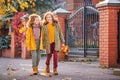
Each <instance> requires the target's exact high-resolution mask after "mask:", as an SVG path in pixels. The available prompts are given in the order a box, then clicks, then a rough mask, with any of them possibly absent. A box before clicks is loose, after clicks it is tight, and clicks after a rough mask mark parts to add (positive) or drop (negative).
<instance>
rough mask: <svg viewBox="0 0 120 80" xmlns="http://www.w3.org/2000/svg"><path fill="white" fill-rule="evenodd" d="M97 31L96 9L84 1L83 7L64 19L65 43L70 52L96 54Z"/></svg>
mask: <svg viewBox="0 0 120 80" xmlns="http://www.w3.org/2000/svg"><path fill="white" fill-rule="evenodd" d="M86 1H87V0H86ZM84 2H85V1H84ZM98 31H99V20H98V10H97V9H96V8H95V7H94V6H92V4H88V3H86V2H85V4H84V5H83V7H81V8H79V9H78V10H77V11H76V12H75V13H74V14H73V15H71V16H70V17H69V18H68V19H66V44H67V45H69V47H70V54H72V55H83V56H84V57H86V56H87V55H95V56H98V55H99V53H98V52H99V32H98Z"/></svg>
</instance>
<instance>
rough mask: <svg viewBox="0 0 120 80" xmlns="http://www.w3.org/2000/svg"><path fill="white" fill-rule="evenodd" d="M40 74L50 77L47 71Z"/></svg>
mask: <svg viewBox="0 0 120 80" xmlns="http://www.w3.org/2000/svg"><path fill="white" fill-rule="evenodd" d="M40 75H42V76H45V77H52V75H50V74H49V73H44V72H43V73H40Z"/></svg>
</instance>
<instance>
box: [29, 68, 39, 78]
mask: <svg viewBox="0 0 120 80" xmlns="http://www.w3.org/2000/svg"><path fill="white" fill-rule="evenodd" d="M32 69H33V71H32V74H30V76H32V75H37V74H38V67H32Z"/></svg>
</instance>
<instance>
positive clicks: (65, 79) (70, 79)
mask: <svg viewBox="0 0 120 80" xmlns="http://www.w3.org/2000/svg"><path fill="white" fill-rule="evenodd" d="M62 80H72V78H69V77H67V78H64V79H62Z"/></svg>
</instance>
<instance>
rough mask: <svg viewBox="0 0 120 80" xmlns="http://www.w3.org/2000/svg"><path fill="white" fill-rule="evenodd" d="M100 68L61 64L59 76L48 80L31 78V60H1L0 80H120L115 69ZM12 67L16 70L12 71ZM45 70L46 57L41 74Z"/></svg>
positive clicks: (96, 66)
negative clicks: (115, 73)
mask: <svg viewBox="0 0 120 80" xmlns="http://www.w3.org/2000/svg"><path fill="white" fill-rule="evenodd" d="M51 63H52V60H51ZM99 66H100V65H99V62H92V63H87V62H59V68H58V72H59V75H57V76H55V75H52V77H51V78H48V77H45V76H42V75H35V76H30V73H31V71H32V68H31V59H10V58H0V80H120V76H115V75H113V69H101V68H99ZM10 67H11V68H14V70H10ZM44 69H45V57H42V58H41V61H40V64H39V72H42V71H43V70H44ZM51 69H52V65H51ZM51 72H52V70H51ZM51 74H52V73H51Z"/></svg>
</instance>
